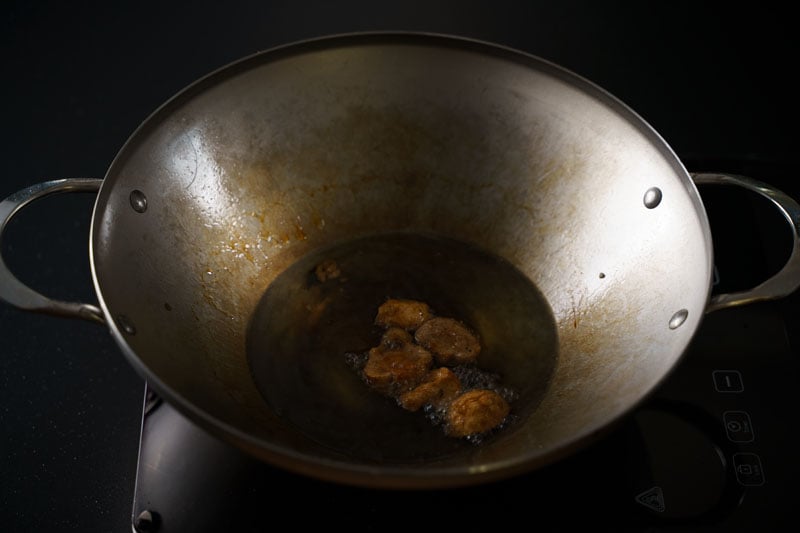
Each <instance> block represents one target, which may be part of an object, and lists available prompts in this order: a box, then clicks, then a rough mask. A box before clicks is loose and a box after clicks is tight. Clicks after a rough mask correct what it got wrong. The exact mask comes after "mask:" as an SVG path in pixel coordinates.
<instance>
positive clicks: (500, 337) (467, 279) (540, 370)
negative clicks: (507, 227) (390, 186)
mask: <svg viewBox="0 0 800 533" xmlns="http://www.w3.org/2000/svg"><path fill="white" fill-rule="evenodd" d="M321 264H324V265H325V268H324V269H323V270H324V272H325V274H324V275H322V276H319V275H318V269H317V267H318V266H319V265H321ZM334 264H335V267H334V266H333V265H334ZM387 298H402V299H413V300H421V301H423V302H426V303H427V304H428V305H429V306H430V307H431V308H432V310H433V311H434V313H435V314H437V315H439V316H446V317H452V318H456V319H458V320H460V321H462V322H463V323H465V324H467V325H468V326H469V327H470V328H471V329H473V330H474V331H476V332H477V334H478V336H479V337H480V340H481V346H482V349H481V352H480V355H479V356H478V362H477V365H478V367H479V368H480V370H481V372H482V373H487V374H493V375H495V377H496V379H497V380H499V383H500V384H501V385H502V386H503V387H504V388H507V389H508V390H509V391H513V401H512V402H511V416H510V417H509V420H510V423H506V424H504V425H503V426H502V427H501V428H499V429H498V430H496V431H495V433H494V434H493V435H490V436H489V437H488V438H484V439H478V440H477V441H480V442H483V443H484V444H485V443H486V442H487V441H490V440H492V439H502V438H503V435H504V434H506V433H508V432H513V431H514V430H515V426H518V425H519V424H524V421H525V418H526V417H527V416H529V415H530V414H531V413H532V412H533V411H534V410H535V409H536V406H537V405H538V403H539V402H540V401H541V399H542V397H543V395H544V393H545V390H546V389H547V385H548V383H549V381H550V376H551V374H552V372H553V369H554V366H555V360H556V353H557V334H556V328H555V321H554V319H553V316H552V312H551V310H550V307H549V305H548V304H547V302H546V300H545V299H544V297H543V296H542V295H541V293H540V292H539V290H538V289H537V288H536V287H535V285H534V284H533V283H531V281H530V280H529V279H528V278H527V277H525V276H524V275H523V274H522V273H521V272H520V271H519V270H518V269H516V268H515V267H514V266H513V265H511V264H510V263H508V262H507V261H505V260H503V259H501V258H499V257H497V256H495V255H492V254H489V253H487V252H485V251H483V250H480V249H478V248H476V247H475V246H473V245H470V244H467V243H464V242H460V241H456V240H452V239H449V238H443V237H440V236H432V235H426V234H417V233H393V234H384V235H374V236H369V237H363V238H360V239H356V240H352V241H347V242H343V243H340V244H337V245H334V246H331V247H330V248H326V249H321V250H318V251H316V252H313V253H311V254H309V255H307V256H305V257H303V258H302V259H300V260H299V261H297V262H296V263H295V264H294V265H292V266H291V267H290V268H288V269H287V270H286V271H285V272H283V273H281V275H280V276H278V277H277V278H276V279H275V281H274V282H273V283H272V284H271V285H270V286H269V287H268V289H267V291H266V292H265V293H264V295H263V297H262V299H261V301H260V303H259V305H258V307H257V309H256V311H255V313H254V315H253V318H252V321H251V323H250V327H249V331H248V338H247V353H248V360H249V363H250V368H251V372H252V374H253V377H254V380H255V382H256V385H257V386H258V388H259V390H260V391H261V394H262V395H263V396H264V398H265V400H266V401H267V403H268V404H269V406H270V407H271V408H272V409H273V410H274V411H275V412H276V413H277V414H278V415H279V416H280V417H281V418H282V419H283V420H284V421H286V423H287V424H290V425H292V426H294V427H295V428H296V429H297V430H299V431H301V432H302V433H304V434H305V435H306V436H308V437H309V438H311V439H313V440H315V441H316V442H318V443H320V444H322V445H324V446H326V447H329V448H332V449H334V450H337V451H339V452H342V453H346V454H348V455H351V456H355V457H358V458H361V459H362V460H364V461H381V462H395V463H409V462H418V461H421V460H430V459H435V458H441V457H445V456H448V455H451V454H455V453H459V452H462V451H463V452H468V451H469V450H472V449H474V442H477V441H476V440H475V439H473V442H470V441H469V440H467V439H454V438H450V437H447V436H446V435H445V434H444V432H443V431H442V429H441V427H438V426H437V425H436V424H433V423H431V419H430V418H431V417H430V416H428V417H426V416H425V414H424V413H422V412H409V411H406V410H404V409H402V408H401V407H399V406H398V405H397V403H396V402H395V400H393V399H391V398H389V397H386V396H382V395H381V394H379V393H378V392H376V391H374V390H372V389H370V388H369V387H368V386H367V385H366V384H365V383H364V382H363V381H362V379H361V377H360V376H359V375H358V372H355V371H354V368H353V360H354V358H357V357H358V354H363V353H365V352H366V351H368V350H369V348H371V347H373V346H376V345H377V344H378V343H379V341H380V338H381V335H382V333H383V329H381V328H379V327H377V326H375V325H374V320H375V314H376V311H377V309H378V307H379V306H380V305H381V304H382V303H383V302H385V301H386V299H387Z"/></svg>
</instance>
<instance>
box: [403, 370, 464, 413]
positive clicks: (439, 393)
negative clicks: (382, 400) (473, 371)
mask: <svg viewBox="0 0 800 533" xmlns="http://www.w3.org/2000/svg"><path fill="white" fill-rule="evenodd" d="M459 392H461V382H460V381H459V379H458V376H456V375H455V374H453V371H452V370H450V369H449V368H444V367H442V368H436V369H433V370H431V371H430V372H428V375H427V376H425V379H424V381H423V382H422V383H420V384H419V385H417V386H416V387H415V388H413V389H412V390H410V391H408V392H405V393H403V394H401V395H400V397H399V398H398V402H399V403H400V405H401V406H402V407H403V409H407V410H409V411H419V410H420V409H421V408H422V407H423V406H424V405H426V404H430V405H433V406H436V407H439V406H441V405H446V404H448V403H449V402H450V401H452V400H453V399H454V398H455V397H456V396H458V393H459Z"/></svg>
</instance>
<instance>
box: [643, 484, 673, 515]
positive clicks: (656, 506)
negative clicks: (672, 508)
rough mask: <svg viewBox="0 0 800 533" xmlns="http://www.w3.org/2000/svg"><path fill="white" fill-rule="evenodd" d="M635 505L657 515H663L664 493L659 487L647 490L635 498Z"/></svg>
mask: <svg viewBox="0 0 800 533" xmlns="http://www.w3.org/2000/svg"><path fill="white" fill-rule="evenodd" d="M636 503H639V504H641V505H644V506H645V507H647V508H648V509H651V510H653V511H656V512H657V513H663V512H664V509H665V508H666V507H665V506H664V491H662V490H661V487H653V488H651V489H647V490H646V491H644V492H643V493H641V494H639V495H638V496H636Z"/></svg>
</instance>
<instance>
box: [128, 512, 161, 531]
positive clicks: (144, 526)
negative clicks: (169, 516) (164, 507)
mask: <svg viewBox="0 0 800 533" xmlns="http://www.w3.org/2000/svg"><path fill="white" fill-rule="evenodd" d="M158 519H159V516H158V513H155V512H151V511H148V510H147V509H145V510H144V511H142V512H141V513H139V514H138V515H137V516H136V518H134V520H133V527H134V529H136V531H140V532H142V533H145V532H147V531H156V530H157V529H158V522H159V520H158Z"/></svg>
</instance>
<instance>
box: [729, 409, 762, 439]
mask: <svg viewBox="0 0 800 533" xmlns="http://www.w3.org/2000/svg"><path fill="white" fill-rule="evenodd" d="M722 422H723V423H724V424H725V433H727V435H728V439H729V440H730V441H731V442H753V440H754V439H755V434H754V433H753V423H752V422H750V415H748V414H747V413H746V412H745V411H725V412H724V413H722Z"/></svg>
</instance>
